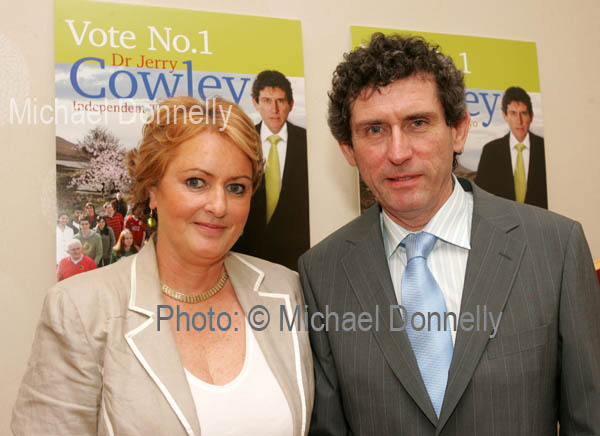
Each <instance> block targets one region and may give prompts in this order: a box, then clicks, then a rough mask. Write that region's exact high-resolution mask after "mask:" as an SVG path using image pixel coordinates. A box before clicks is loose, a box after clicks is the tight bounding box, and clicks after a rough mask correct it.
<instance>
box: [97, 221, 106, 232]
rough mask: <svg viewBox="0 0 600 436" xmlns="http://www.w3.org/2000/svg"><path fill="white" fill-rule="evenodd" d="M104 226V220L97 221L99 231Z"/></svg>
mask: <svg viewBox="0 0 600 436" xmlns="http://www.w3.org/2000/svg"><path fill="white" fill-rule="evenodd" d="M105 225H106V221H104V220H99V221H98V228H99V229H100V230H104V226H105Z"/></svg>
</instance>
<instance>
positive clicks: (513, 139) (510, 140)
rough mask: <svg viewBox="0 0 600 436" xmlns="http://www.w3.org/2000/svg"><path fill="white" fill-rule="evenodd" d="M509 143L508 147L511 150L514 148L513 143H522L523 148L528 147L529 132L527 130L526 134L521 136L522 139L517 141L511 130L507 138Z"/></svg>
mask: <svg viewBox="0 0 600 436" xmlns="http://www.w3.org/2000/svg"><path fill="white" fill-rule="evenodd" d="M509 144H510V148H511V150H512V149H513V148H515V145H517V144H523V145H524V146H525V148H527V149H529V132H527V135H526V136H525V138H523V140H522V141H519V140H518V139H517V138H516V137H515V135H514V134H513V132H512V131H511V132H510V138H509Z"/></svg>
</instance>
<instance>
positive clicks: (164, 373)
mask: <svg viewBox="0 0 600 436" xmlns="http://www.w3.org/2000/svg"><path fill="white" fill-rule="evenodd" d="M211 103H213V104H210V105H208V104H207V105H206V106H205V104H204V103H203V102H199V101H197V100H195V99H192V98H189V97H179V98H175V99H168V100H167V101H165V102H164V103H163V104H162V105H161V106H160V107H159V109H158V114H157V115H156V116H155V117H154V119H152V120H151V121H149V122H148V123H147V124H146V126H145V127H144V137H143V140H142V142H141V145H140V148H139V149H138V150H134V151H131V152H130V154H129V155H128V157H127V162H128V167H129V172H130V175H131V179H132V181H133V182H132V190H131V192H132V194H133V196H134V198H135V199H136V203H138V204H139V203H142V204H144V205H146V206H147V209H148V210H151V211H152V212H151V215H152V217H153V219H152V220H149V221H150V222H151V223H152V224H154V220H156V222H157V224H156V232H155V233H156V234H155V235H153V237H152V238H151V239H150V240H149V241H148V242H147V243H146V245H145V246H144V248H143V249H142V250H141V251H140V252H139V253H138V254H136V255H135V256H130V257H127V258H126V259H124V260H122V261H120V262H117V263H116V264H113V265H110V266H108V267H106V268H102V269H100V270H97V271H95V272H90V273H87V274H82V275H79V276H76V277H73V278H71V279H69V280H65V281H64V282H61V283H60V284H59V285H57V286H56V287H55V288H54V289H52V290H51V291H50V293H49V295H48V296H47V298H46V301H45V305H44V309H43V311H42V318H41V321H40V326H39V327H38V330H37V335H36V338H35V342H34V345H33V352H32V355H31V358H30V362H29V365H28V369H27V372H26V375H25V377H24V380H23V383H22V386H21V389H20V391H19V396H18V398H17V403H16V406H15V409H14V412H13V420H12V425H11V429H12V431H13V434H14V435H15V436H20V435H34V434H35V435H47V434H56V433H60V434H77V435H96V434H102V435H111V434H115V435H138V434H139V435H142V434H156V435H170V436H173V435H200V432H201V431H202V435H203V436H207V435H221V434H228V435H258V434H260V435H261V436H263V435H264V436H266V435H278V436H279V435H294V436H300V435H305V434H307V432H308V426H309V421H310V414H311V409H312V402H313V389H314V381H313V370H312V360H311V350H310V345H309V342H308V335H307V331H306V326H304V325H303V323H302V325H301V326H299V325H298V321H299V320H301V319H303V317H304V303H303V300H302V295H301V291H300V284H299V281H298V276H297V274H296V273H294V272H292V271H290V270H288V269H286V268H284V267H282V266H279V265H275V264H272V263H270V262H267V261H263V260H260V259H257V258H254V257H250V256H246V255H240V254H236V253H230V252H229V250H230V248H231V247H232V246H233V244H234V243H235V241H236V240H237V239H238V238H239V236H240V234H241V233H242V230H243V227H244V224H245V222H246V218H247V216H248V212H249V209H250V198H251V195H252V192H253V190H255V189H256V187H257V186H258V184H259V182H260V180H261V177H262V169H263V165H262V153H261V148H260V138H259V137H258V134H257V132H256V130H255V128H254V125H253V124H252V122H251V120H250V119H249V118H248V117H247V116H246V115H245V114H244V113H243V112H242V110H241V109H240V108H239V107H238V106H236V105H235V104H232V103H229V102H226V101H224V100H221V99H215V101H214V102H211ZM205 108H210V111H208V113H206V112H204V109H205ZM213 108H214V109H213ZM213 110H214V112H213ZM283 315H285V317H284V321H283V324H282V325H280V322H278V320H279V319H280V317H281V316H283ZM295 315H297V316H296V321H295V322H292V320H293V319H294V316H295ZM268 318H270V320H271V322H270V323H268V322H267V319H268ZM287 321H289V323H288V322H287Z"/></svg>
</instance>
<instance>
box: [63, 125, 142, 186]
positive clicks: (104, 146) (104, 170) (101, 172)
mask: <svg viewBox="0 0 600 436" xmlns="http://www.w3.org/2000/svg"><path fill="white" fill-rule="evenodd" d="M77 148H79V149H80V150H82V151H84V152H86V153H88V154H89V155H91V156H92V158H91V159H90V164H89V166H88V167H87V168H85V169H84V170H82V173H80V174H79V175H77V176H75V177H73V179H71V182H70V183H69V186H72V187H75V188H77V189H85V190H90V191H97V192H101V193H102V194H103V195H110V194H111V193H112V192H114V191H116V190H118V191H126V190H127V189H128V187H129V184H130V183H131V179H130V178H129V173H128V172H127V168H125V161H124V159H125V153H126V152H125V149H124V148H123V147H122V146H121V144H120V142H119V140H118V139H117V137H115V136H114V135H113V134H112V133H110V132H109V131H108V130H107V129H106V127H103V126H100V127H94V128H93V129H91V130H90V131H89V133H88V134H87V135H85V137H84V138H83V140H81V141H79V142H78V143H77Z"/></svg>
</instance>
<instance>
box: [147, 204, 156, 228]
mask: <svg viewBox="0 0 600 436" xmlns="http://www.w3.org/2000/svg"><path fill="white" fill-rule="evenodd" d="M146 223H148V227H150V228H151V229H153V228H154V227H156V218H154V209H150V216H149V217H148V219H147V220H146Z"/></svg>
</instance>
